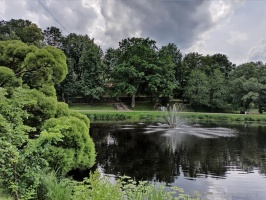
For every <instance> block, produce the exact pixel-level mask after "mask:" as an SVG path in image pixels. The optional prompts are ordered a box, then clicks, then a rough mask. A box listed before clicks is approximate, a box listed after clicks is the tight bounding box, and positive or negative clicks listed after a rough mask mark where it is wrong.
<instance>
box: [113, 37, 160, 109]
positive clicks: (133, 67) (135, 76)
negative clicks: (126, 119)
mask: <svg viewBox="0 0 266 200" xmlns="http://www.w3.org/2000/svg"><path fill="white" fill-rule="evenodd" d="M156 49H157V47H156V44H155V41H153V40H150V39H149V38H147V39H143V38H134V37H133V38H128V39H123V40H122V41H121V42H119V48H118V59H117V62H116V65H115V67H114V69H113V71H112V83H113V84H114V93H115V94H117V95H121V94H127V95H130V96H131V97H132V100H131V107H132V108H134V107H135V97H136V95H137V94H140V93H141V92H142V91H143V90H144V89H145V88H144V85H145V83H146V85H147V79H149V78H148V77H149V76H150V75H154V74H153V70H154V68H156V67H157V65H156V62H157V54H156Z"/></svg>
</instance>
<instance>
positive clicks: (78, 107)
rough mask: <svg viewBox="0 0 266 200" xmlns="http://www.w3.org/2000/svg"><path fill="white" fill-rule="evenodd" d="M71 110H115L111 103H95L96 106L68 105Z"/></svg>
mask: <svg viewBox="0 0 266 200" xmlns="http://www.w3.org/2000/svg"><path fill="white" fill-rule="evenodd" d="M70 108H71V109H73V110H78V111H79V110H104V111H105V110H115V109H114V107H113V104H112V103H97V104H93V105H90V104H82V103H80V104H70Z"/></svg>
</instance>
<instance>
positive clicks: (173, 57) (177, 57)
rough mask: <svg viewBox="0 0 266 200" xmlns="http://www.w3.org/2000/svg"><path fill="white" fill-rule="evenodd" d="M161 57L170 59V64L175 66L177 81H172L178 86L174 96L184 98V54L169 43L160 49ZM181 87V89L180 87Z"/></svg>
mask: <svg viewBox="0 0 266 200" xmlns="http://www.w3.org/2000/svg"><path fill="white" fill-rule="evenodd" d="M159 55H164V56H167V57H169V61H168V63H169V64H170V63H171V62H172V63H173V65H174V76H175V80H171V81H172V82H173V83H175V84H176V86H175V90H174V94H175V96H177V97H182V94H183V90H182V86H183V81H184V69H183V68H182V53H181V51H180V50H179V49H178V48H177V46H176V45H175V44H173V43H169V44H168V45H166V46H162V48H161V49H160V52H159ZM169 72H170V73H173V71H172V69H171V70H170V71H169ZM180 86H181V87H180ZM171 95H173V94H171Z"/></svg>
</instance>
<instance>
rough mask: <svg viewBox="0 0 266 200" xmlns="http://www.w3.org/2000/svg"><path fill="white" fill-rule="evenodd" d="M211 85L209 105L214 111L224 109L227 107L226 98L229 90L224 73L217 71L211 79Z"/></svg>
mask: <svg viewBox="0 0 266 200" xmlns="http://www.w3.org/2000/svg"><path fill="white" fill-rule="evenodd" d="M209 84H210V102H209V105H210V107H211V109H212V111H213V110H214V109H215V108H217V109H224V108H226V107H227V102H226V97H227V88H226V84H225V78H224V76H223V74H222V72H221V71H220V70H218V69H215V70H214V71H213V73H212V74H211V75H210V77H209Z"/></svg>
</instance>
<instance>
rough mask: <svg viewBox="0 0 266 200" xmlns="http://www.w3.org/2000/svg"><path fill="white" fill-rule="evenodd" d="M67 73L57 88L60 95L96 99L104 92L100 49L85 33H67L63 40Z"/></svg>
mask: <svg viewBox="0 0 266 200" xmlns="http://www.w3.org/2000/svg"><path fill="white" fill-rule="evenodd" d="M62 49H63V51H64V52H65V54H66V57H67V66H68V70H69V73H68V75H67V77H66V79H65V80H64V81H63V82H62V83H61V84H60V86H59V87H58V88H57V91H58V92H59V94H60V96H61V97H62V98H63V99H64V98H65V97H64V96H67V97H77V96H82V97H86V98H89V99H98V98H100V97H101V95H102V94H103V92H104V82H103V67H102V60H101V59H102V56H103V53H102V50H101V48H100V47H99V46H97V45H96V44H95V43H94V40H92V39H90V38H89V37H88V36H87V35H77V34H74V33H71V34H69V35H68V36H67V37H66V38H65V39H64V42H63V47H62Z"/></svg>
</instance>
